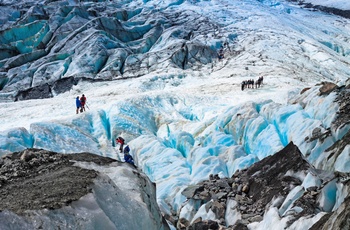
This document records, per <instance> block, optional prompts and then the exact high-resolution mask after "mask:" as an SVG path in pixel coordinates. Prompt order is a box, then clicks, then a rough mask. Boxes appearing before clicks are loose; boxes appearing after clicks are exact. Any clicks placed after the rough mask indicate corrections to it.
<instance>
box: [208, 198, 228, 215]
mask: <svg viewBox="0 0 350 230" xmlns="http://www.w3.org/2000/svg"><path fill="white" fill-rule="evenodd" d="M225 209H226V207H225V206H224V205H223V204H221V203H219V202H218V201H214V202H213V203H212V205H211V210H212V211H213V212H214V213H215V216H216V218H217V219H220V218H225V211H226V210H225Z"/></svg>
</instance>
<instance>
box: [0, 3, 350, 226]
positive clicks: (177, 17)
mask: <svg viewBox="0 0 350 230" xmlns="http://www.w3.org/2000/svg"><path fill="white" fill-rule="evenodd" d="M14 3H15V1H9V0H6V1H3V2H2V6H1V9H0V11H1V12H3V14H1V15H2V16H1V18H0V22H1V23H0V25H1V27H0V29H1V33H0V40H1V44H0V49H1V54H0V68H1V69H0V104H1V106H0V114H1V115H0V117H1V121H2V122H1V126H0V154H1V155H3V156H5V154H9V153H12V152H18V151H23V150H25V149H28V148H37V149H45V150H48V151H54V152H59V153H65V154H74V153H82V152H90V153H94V154H97V155H101V156H105V157H110V158H113V159H116V160H119V161H122V159H123V156H122V154H120V153H118V151H117V149H118V147H117V143H116V142H115V138H116V137H117V136H123V137H124V139H125V140H126V142H127V144H128V145H129V146H130V147H131V154H132V156H133V157H134V159H135V162H136V163H137V166H138V169H139V170H141V171H142V172H143V173H145V174H146V175H147V176H148V178H149V179H150V180H151V181H152V182H154V183H155V184H156V199H157V203H158V206H159V208H160V211H161V213H162V214H163V215H164V216H166V217H167V218H168V220H169V219H171V218H179V219H181V218H184V219H186V220H187V221H188V222H189V223H190V224H196V220H197V219H198V218H201V219H202V220H208V221H209V220H215V218H216V213H214V212H213V210H212V209H208V208H207V207H208V206H209V205H208V204H207V206H204V205H202V204H200V203H199V202H198V201H193V200H188V198H186V197H185V196H184V195H183V191H184V190H185V189H186V188H187V187H188V186H193V185H196V184H198V183H201V182H203V181H205V180H207V179H208V178H209V177H210V175H218V177H219V178H231V177H232V176H234V175H235V173H236V172H241V171H243V170H245V169H247V168H249V167H250V166H252V165H253V164H254V163H258V162H260V161H261V160H263V159H266V158H268V157H270V156H272V155H274V154H275V153H276V152H279V151H281V150H282V149H284V148H285V147H286V146H288V144H289V143H291V142H293V143H294V144H295V145H296V146H297V147H298V148H299V150H300V152H301V153H302V155H303V156H304V157H305V159H306V160H307V161H308V162H309V163H310V164H312V165H313V167H315V168H317V169H320V170H321V169H322V170H328V171H332V172H338V173H340V174H341V175H342V173H344V174H346V173H349V167H350V166H349V164H348V159H349V143H348V140H349V136H348V135H349V129H350V125H349V122H348V119H349V117H348V116H347V112H348V110H347V103H348V100H347V98H348V92H349V80H348V76H349V74H350V73H349V68H348V66H349V62H348V61H349V53H350V52H349V50H350V46H349V43H348V38H349V35H350V29H349V27H348V26H347V25H348V22H349V20H348V19H347V18H346V17H341V16H337V15H332V14H328V13H325V12H322V11H321V10H320V11H316V10H308V8H307V9H305V8H304V7H303V6H301V5H297V4H295V3H294V2H292V3H291V2H289V1H268V0H266V1H265V0H264V1H254V0H244V1H170V0H169V1H161V2H159V1H101V2H98V3H94V2H91V1H55V2H52V3H50V4H46V5H45V4H42V3H41V2H40V1H39V2H38V3H37V4H36V5H34V6H32V7H29V6H27V5H26V4H28V5H30V3H31V1H23V4H21V5H20V6H18V8H19V9H21V7H22V9H26V8H28V9H29V10H28V12H23V11H21V10H19V9H17V8H16V7H14ZM304 3H311V4H316V3H317V4H320V5H322V4H323V5H324V6H327V7H336V8H337V7H339V6H337V5H335V4H333V3H336V1H317V2H316V1H312V0H308V1H304ZM329 4H330V5H329ZM317 9H318V8H317ZM342 10H344V11H346V10H349V7H348V5H347V2H346V1H344V4H342ZM220 46H224V48H225V58H224V60H221V61H219V60H217V56H216V55H217V50H218V49H219V48H220ZM258 76H264V84H263V86H262V87H261V88H259V89H247V90H244V91H241V89H240V83H241V82H242V81H243V80H247V79H256V78H257V77H258ZM82 93H84V94H85V95H87V97H88V104H87V105H88V109H87V112H86V113H82V114H78V115H76V114H75V107H74V98H75V97H76V96H77V95H81V94H82ZM37 99H40V100H37ZM101 170H102V169H101ZM316 174H317V173H311V172H309V173H306V174H305V175H304V174H303V175H301V174H300V175H299V174H298V175H295V174H294V173H293V172H290V174H288V176H291V177H293V178H298V179H299V180H300V181H301V185H299V186H296V187H295V188H293V189H292V190H291V191H290V192H289V193H288V194H287V196H286V198H285V200H284V202H282V201H281V200H279V199H277V198H276V201H275V206H273V205H271V206H268V207H267V208H268V209H267V210H266V212H265V215H264V216H263V220H260V219H257V221H256V222H252V223H249V224H246V225H247V227H248V228H249V229H264V226H274V229H284V228H285V227H287V226H288V227H289V229H305V228H311V227H312V225H314V224H315V223H316V222H318V221H319V220H320V219H321V217H322V216H323V215H325V213H332V215H335V213H336V212H341V210H342V209H344V204H343V202H344V200H345V198H346V197H347V194H348V185H346V184H345V183H341V182H339V181H333V182H330V183H328V184H327V186H325V187H323V186H324V185H323V184H322V183H321V180H320V178H319V177H317V176H316ZM113 175H114V174H113ZM110 176H111V177H117V174H115V175H114V176H112V175H110ZM344 177H346V176H344ZM123 183H124V184H125V183H126V182H125V181H123ZM123 183H122V184H123ZM102 187H103V186H102ZM102 187H101V189H108V188H102ZM312 187H317V188H321V187H322V191H321V192H320V195H319V200H318V204H319V207H321V208H322V210H320V212H319V213H317V214H315V215H310V216H303V217H302V218H300V219H299V220H297V221H295V222H294V223H293V224H292V225H290V226H289V225H288V222H290V221H291V220H292V219H293V215H294V213H300V212H302V209H301V208H300V207H297V206H296V205H294V204H295V203H296V201H297V200H298V199H299V198H301V197H302V196H303V195H304V193H305V192H306V190H307V189H308V188H312ZM102 192H103V191H102ZM84 199H87V200H88V201H86V202H87V203H89V202H90V201H89V200H91V197H87V198H84ZM280 199H281V198H280ZM91 202H92V201H91ZM101 202H102V201H101ZM116 202H117V201H116ZM235 202H236V201H235V200H229V201H228V203H227V207H226V209H227V211H226V215H227V217H226V218H225V224H226V227H229V226H230V225H231V226H232V225H234V224H237V223H238V222H239V221H238V220H240V219H242V215H241V213H239V212H238V211H237V210H235V208H237V207H238V204H237V202H236V203H235ZM82 203H83V204H85V202H84V201H82ZM91 205H92V206H94V205H95V204H91ZM210 205H213V204H212V203H210ZM278 205H280V207H279V208H276V206H278ZM213 206H215V205H213ZM4 215H8V214H6V213H5V214H4ZM3 218H5V217H3ZM3 218H1V219H3ZM14 218H15V217H14ZM141 218H142V217H141ZM129 222H130V224H131V222H132V221H128V223H129ZM179 222H181V221H179ZM173 223H176V221H174V222H173ZM114 224H115V223H114ZM327 224H328V226H331V224H332V223H327ZM130 226H131V225H130ZM130 226H129V227H130ZM325 226H326V225H325ZM138 227H139V226H138ZM138 227H137V226H133V227H131V228H133V229H137V228H138ZM173 227H174V228H175V227H176V226H173ZM324 228H325V227H324ZM265 229H267V228H265Z"/></svg>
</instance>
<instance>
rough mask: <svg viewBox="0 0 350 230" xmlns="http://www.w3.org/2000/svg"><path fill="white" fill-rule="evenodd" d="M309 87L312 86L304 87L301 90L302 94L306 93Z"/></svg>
mask: <svg viewBox="0 0 350 230" xmlns="http://www.w3.org/2000/svg"><path fill="white" fill-rule="evenodd" d="M309 89H311V88H310V87H308V88H304V89H302V90H301V91H300V94H303V93H305V92H306V91H308V90H309Z"/></svg>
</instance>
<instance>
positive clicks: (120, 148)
mask: <svg viewBox="0 0 350 230" xmlns="http://www.w3.org/2000/svg"><path fill="white" fill-rule="evenodd" d="M116 141H117V143H118V144H119V145H120V147H119V151H120V152H121V153H122V152H123V146H124V143H125V140H124V139H123V138H122V137H118V138H117V139H116Z"/></svg>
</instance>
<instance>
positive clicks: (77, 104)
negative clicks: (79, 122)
mask: <svg viewBox="0 0 350 230" xmlns="http://www.w3.org/2000/svg"><path fill="white" fill-rule="evenodd" d="M75 104H76V106H77V114H78V113H79V109H80V108H81V102H80V100H79V96H77V98H76V99H75Z"/></svg>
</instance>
